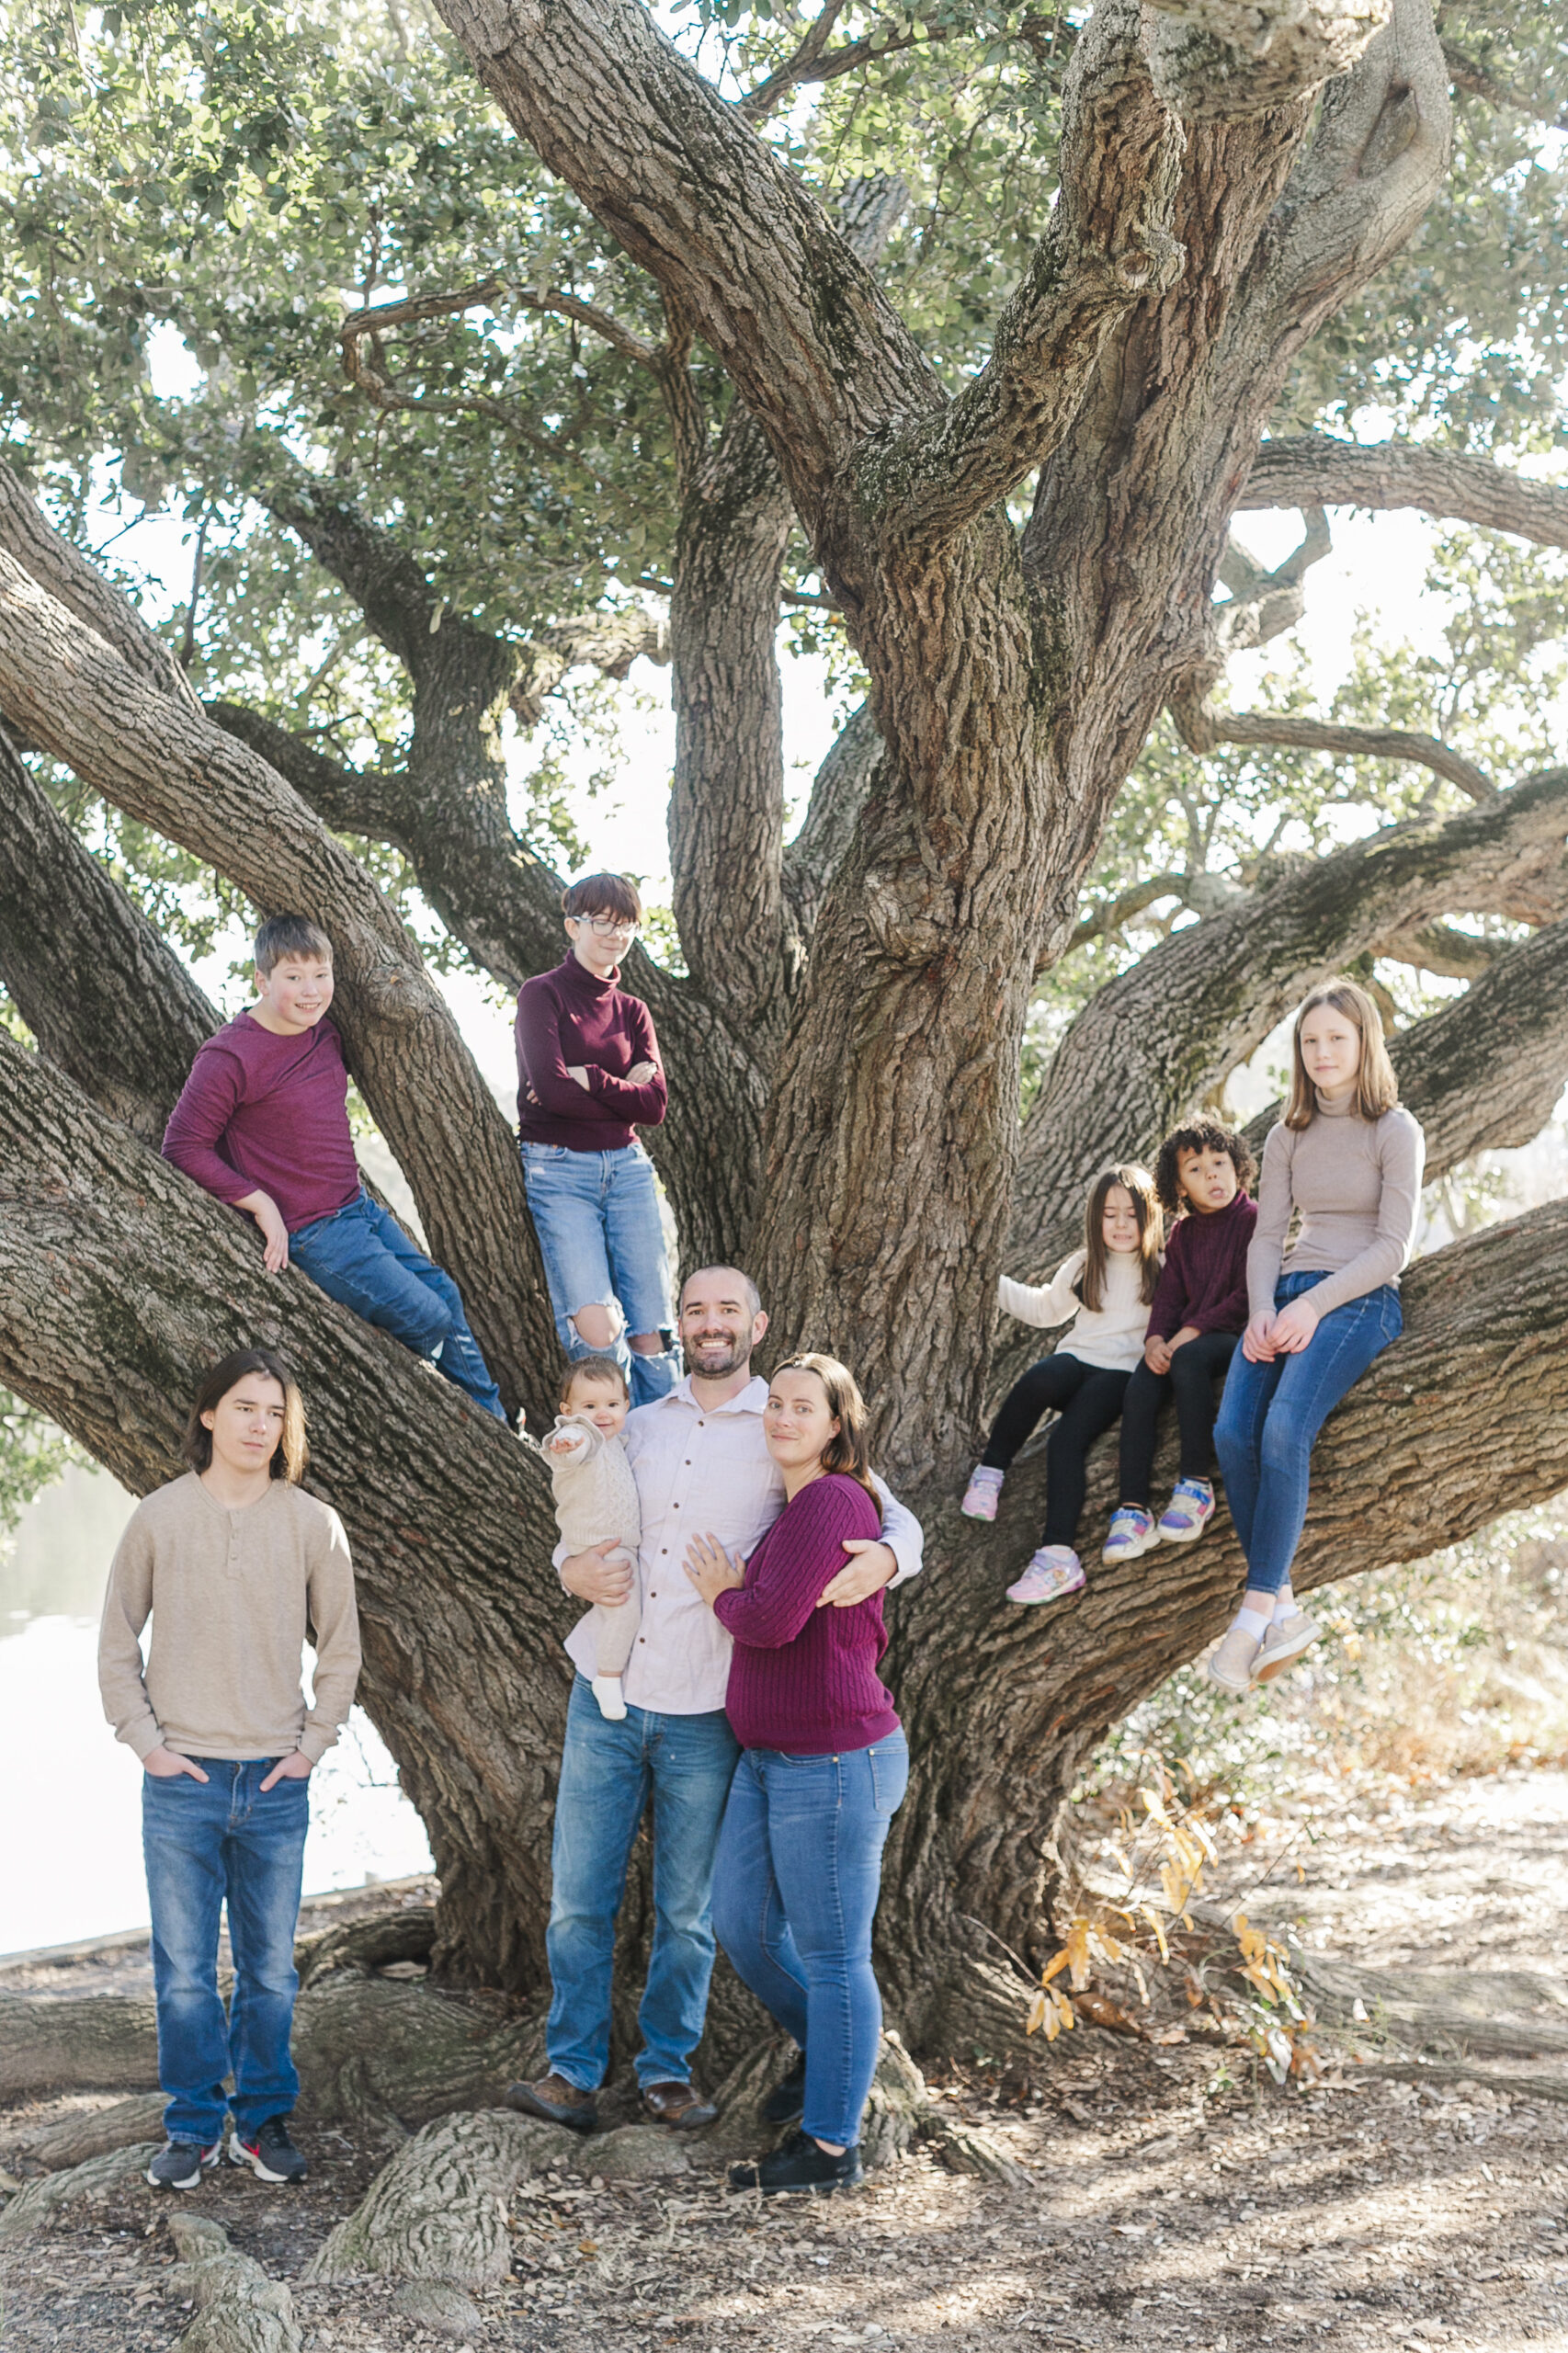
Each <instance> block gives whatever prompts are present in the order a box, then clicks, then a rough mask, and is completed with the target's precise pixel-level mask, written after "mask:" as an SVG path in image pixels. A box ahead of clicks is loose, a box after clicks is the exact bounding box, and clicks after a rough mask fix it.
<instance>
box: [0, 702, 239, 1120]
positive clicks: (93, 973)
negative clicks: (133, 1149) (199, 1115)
mask: <svg viewBox="0 0 1568 2353" xmlns="http://www.w3.org/2000/svg"><path fill="white" fill-rule="evenodd" d="M0 812H3V813H4V818H5V835H6V846H5V852H4V857H3V858H0V974H3V975H4V978H5V983H6V989H7V991H8V992H9V995H10V996H11V1000H12V1002H13V1003H14V1005H15V1006H16V1007H17V1012H18V1013H19V1014H20V1015H21V1017H22V1018H23V1020H24V1021H25V1022H26V1023H27V1024H28V1028H29V1029H31V1031H32V1033H33V1035H34V1037H35V1038H36V1039H37V1040H38V1043H39V1050H40V1052H41V1053H43V1054H44V1055H46V1056H47V1058H48V1059H49V1060H50V1061H51V1062H52V1063H56V1064H57V1065H58V1067H59V1068H60V1069H61V1070H62V1071H63V1072H64V1073H65V1074H66V1075H67V1077H69V1078H74V1080H75V1081H76V1083H77V1085H78V1086H81V1087H83V1088H84V1089H85V1092H86V1093H88V1094H89V1095H91V1096H92V1097H93V1099H94V1101H95V1102H96V1103H97V1104H99V1105H101V1107H102V1108H103V1109H104V1110H105V1111H107V1112H108V1116H109V1118H110V1119H111V1120H119V1121H121V1122H122V1124H123V1125H124V1126H126V1127H128V1128H130V1129H131V1131H133V1132H134V1133H135V1134H136V1135H138V1136H140V1137H141V1138H142V1142H144V1143H150V1144H153V1145H154V1146H155V1145H156V1144H157V1143H158V1142H160V1141H161V1139H162V1136H163V1132H164V1129H165V1125H166V1124H167V1121H168V1117H169V1113H170V1112H171V1111H172V1110H173V1108H174V1107H175V1104H176V1100H177V1099H178V1097H179V1091H180V1088H181V1087H182V1086H184V1085H185V1082H186V1079H187V1075H188V1074H189V1071H190V1065H191V1063H192V1060H193V1059H194V1057H195V1054H196V1051H197V1049H198V1047H199V1046H200V1045H201V1044H202V1043H203V1041H204V1040H206V1039H208V1038H210V1036H211V1034H212V1032H213V1030H214V1029H216V1028H217V1027H218V1017H217V1015H216V1014H215V1013H214V1012H213V1010H212V1007H211V1006H210V1005H209V1004H208V1002H207V999H206V998H205V997H204V996H203V995H202V994H201V991H200V990H199V988H198V987H197V985H196V983H195V982H194V981H193V980H192V979H191V977H190V974H189V973H188V972H187V971H186V968H185V966H184V965H183V964H182V963H181V962H180V961H179V958H178V957H177V956H176V955H175V953H174V951H173V950H172V949H169V948H168V947H166V946H165V943H164V942H163V941H162V940H161V939H160V938H158V936H157V934H156V933H155V932H154V931H153V927H152V926H151V925H150V924H148V923H147V922H145V921H144V920H143V919H142V916H141V915H138V913H137V911H136V909H135V907H134V906H133V905H132V904H131V901H130V900H129V899H128V898H127V897H126V895H125V893H124V892H123V891H121V890H120V889H119V887H118V885H117V884H116V883H115V881H114V880H113V878H112V876H110V875H109V874H108V873H107V872H106V871H105V870H104V869H103V868H102V867H101V866H99V865H98V864H97V860H96V859H94V858H89V857H88V855H87V853H86V851H85V849H84V848H83V847H82V845H81V843H80V842H79V841H78V840H77V839H76V836H75V835H74V833H73V832H72V831H71V828H70V827H69V825H67V824H66V823H65V821H64V819H63V818H62V816H61V815H60V814H59V813H58V812H57V811H56V810H55V808H54V807H53V805H52V803H51V801H50V800H49V797H48V795H47V794H46V793H45V792H44V791H43V790H42V788H41V787H40V785H39V784H38V783H37V782H36V781H35V780H34V779H33V777H32V776H31V774H30V773H29V772H28V769H27V768H26V767H24V766H23V765H22V762H21V761H20V760H19V759H18V758H17V755H16V753H15V751H14V750H13V749H12V747H11V745H10V744H9V743H8V741H7V740H6V736H5V735H4V733H0ZM67 1007H69V1012H68V1013H67V1011H66V1008H67Z"/></svg>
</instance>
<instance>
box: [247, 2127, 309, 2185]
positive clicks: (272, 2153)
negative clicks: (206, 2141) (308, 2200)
mask: <svg viewBox="0 0 1568 2353" xmlns="http://www.w3.org/2000/svg"><path fill="white" fill-rule="evenodd" d="M229 2163H230V2164H231V2165H249V2167H250V2169H251V2171H252V2173H254V2174H255V2175H256V2176H257V2177H258V2178H259V2179H260V2180H262V2181H303V2179H304V2178H305V2176H306V2175H307V2174H308V2173H309V2171H310V2166H309V2165H307V2164H306V2163H305V2160H304V2158H303V2157H302V2156H301V2154H300V2152H299V2151H298V2149H296V2147H295V2146H294V2143H292V2141H290V2138H289V2120H288V2118H287V2117H286V2116H269V2117H268V2118H267V2121H266V2123H265V2124H258V2125H257V2126H256V2128H255V2130H254V2131H249V2132H242V2131H241V2130H240V2128H239V2126H238V2125H237V2124H236V2125H235V2127H234V2130H233V2137H232V2138H231V2140H230V2142H229Z"/></svg>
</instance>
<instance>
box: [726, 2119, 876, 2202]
mask: <svg viewBox="0 0 1568 2353" xmlns="http://www.w3.org/2000/svg"><path fill="white" fill-rule="evenodd" d="M864 2177H865V2167H864V2166H863V2165H861V2163H860V2152H859V2150H858V2148H854V2149H846V2150H845V2151H844V2153H843V2154H842V2155H841V2156H836V2157H832V2156H829V2154H828V2153H827V2151H826V2150H825V2149H823V2148H819V2147H818V2145H817V2143H816V2142H815V2141H813V2140H812V2136H811V2134H810V2133H809V2132H791V2133H790V2138H789V2139H788V2140H787V2141H786V2142H785V2143H783V2144H782V2146H781V2147H779V2148H777V2149H775V2150H774V2152H773V2154H772V2155H771V2156H767V2157H764V2158H763V2160H762V2162H761V2164H760V2165H732V2166H731V2167H730V2188H732V2189H760V2190H761V2192H762V2194H763V2196H764V2197H765V2198H776V2197H778V2194H779V2192H780V2191H782V2190H787V2189H800V2190H808V2191H810V2193H811V2194H812V2196H813V2197H815V2198H830V2197H831V2196H832V2195H833V2192H834V2191H835V2189H853V2188H854V2187H855V2184H856V2183H857V2182H858V2181H860V2180H863V2179H864Z"/></svg>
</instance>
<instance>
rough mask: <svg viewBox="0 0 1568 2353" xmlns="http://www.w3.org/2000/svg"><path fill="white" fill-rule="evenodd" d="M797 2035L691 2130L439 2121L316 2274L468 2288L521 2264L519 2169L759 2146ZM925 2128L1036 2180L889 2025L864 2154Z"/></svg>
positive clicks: (939, 2145) (896, 2144) (652, 2161)
mask: <svg viewBox="0 0 1568 2353" xmlns="http://www.w3.org/2000/svg"><path fill="white" fill-rule="evenodd" d="M789 2047H790V2046H789V2045H788V2044H787V2043H786V2042H784V2041H782V2040H772V2041H770V2042H769V2043H767V2045H765V2046H764V2048H763V2049H762V2050H761V2051H758V2052H753V2054H752V2055H751V2056H750V2057H749V2058H748V2059H746V2060H744V2061H743V2062H742V2063H741V2065H740V2066H739V2067H737V2068H736V2069H735V2070H734V2072H733V2075H731V2076H730V2077H729V2079H728V2081H727V2082H726V2083H725V2084H724V2086H722V2090H721V2092H720V2094H719V2099H720V2104H721V2108H722V2116H721V2119H720V2121H719V2123H718V2124H717V2125H715V2126H714V2127H713V2129H712V2130H711V2131H707V2132H701V2133H696V2134H693V2135H691V2136H690V2137H689V2138H687V2136H686V2135H684V2134H676V2133H673V2132H670V2131H666V2130H665V2128H664V2127H662V2126H658V2125H645V2124H631V2125H623V2126H622V2127H621V2128H620V2129H619V2131H613V2132H596V2133H591V2134H588V2135H586V2136H584V2135H579V2134H576V2133H573V2132H568V2131H564V2130H562V2128H561V2127H560V2126H558V2125H551V2124H543V2123H538V2122H535V2121H534V2120H532V2119H531V2118H526V2117H521V2116H515V2115H514V2114H512V2112H511V2111H510V2110H509V2109H484V2110H483V2111H481V2112H479V2113H478V2114H470V2115H466V2116H449V2117H447V2118H445V2119H444V2120H442V2121H441V2122H439V2123H437V2124H427V2125H426V2127H425V2130H424V2131H422V2132H419V2133H417V2134H415V2138H414V2139H413V2140H412V2141H410V2142H409V2143H407V2144H406V2146H405V2147H403V2149H401V2150H400V2151H399V2152H398V2154H397V2155H396V2156H395V2157H394V2158H393V2159H392V2163H391V2164H390V2165H387V2166H386V2167H385V2168H384V2169H383V2170H382V2171H381V2173H380V2174H378V2175H377V2177H376V2178H375V2180H374V2181H373V2182H372V2183H371V2185H370V2187H369V2190H368V2191H367V2193H366V2195H365V2198H364V2199H363V2200H362V2201H361V2203H360V2205H359V2207H358V2211H356V2212H355V2213H353V2214H351V2215H349V2216H348V2218H347V2221H345V2222H339V2223H338V2225H337V2227H336V2229H335V2231H334V2232H333V2233H332V2234H331V2236H330V2237H329V2238H328V2239H327V2240H326V2241H325V2242H324V2245H322V2246H321V2247H319V2248H318V2249H317V2251H316V2253H315V2255H314V2256H312V2259H311V2262H310V2265H309V2267H308V2268H307V2269H306V2272H305V2275H304V2276H305V2278H306V2279H308V2280H311V2281H313V2282H321V2281H327V2280H340V2279H352V2278H353V2277H355V2276H356V2275H358V2274H362V2273H365V2272H373V2273H377V2274H380V2275H381V2276H383V2277H391V2278H397V2279H415V2280H436V2281H446V2282H449V2283H451V2284H454V2285H456V2286H459V2287H462V2288H481V2287H486V2286H491V2285H494V2282H496V2281H497V2280H500V2279H505V2278H506V2274H507V2272H508V2271H509V2270H510V2268H511V2260H512V2257H511V2241H510V2235H509V2232H508V2228H507V2209H508V2205H509V2202H510V2200H511V2199H512V2197H513V2196H514V2194H515V2193H516V2190H517V2185H518V2183H519V2182H521V2181H522V2180H524V2179H525V2178H526V2177H528V2175H530V2174H532V2173H536V2172H540V2171H542V2170H543V2169H544V2168H545V2167H546V2166H551V2167H554V2168H556V2169H557V2170H560V2171H564V2172H569V2173H577V2174H585V2175H594V2174H597V2175H599V2176H600V2177H602V2178H603V2179H605V2180H607V2181H628V2180H647V2179H654V2178H658V2177H663V2176H667V2175H669V2174H673V2173H685V2172H686V2171H687V2170H688V2168H690V2167H691V2166H694V2165H696V2166H703V2167H710V2166H711V2165H714V2164H715V2163H722V2162H723V2161H724V2160H725V2159H727V2158H729V2157H731V2156H739V2155H745V2154H755V2153H756V2150H757V2148H758V2147H759V2145H761V2144H764V2143H767V2141H768V2140H769V2139H770V2138H772V2137H775V2136H774V2134H773V2132H772V2131H771V2129H770V2128H769V2127H768V2126H767V2125H765V2124H764V2123H763V2122H762V2120H761V2118H760V2115H759V2110H760V2107H761V2103H762V2101H763V2100H764V2099H765V2098H766V2097H767V2093H768V2092H769V2091H770V2090H771V2088H772V2086H774V2084H775V2083H777V2081H778V2078H779V2076H780V2075H782V2074H783V2072H784V2069H785V2065H786V2063H787V2057H788V2052H789ZM920 2142H925V2143H926V2144H927V2145H928V2146H930V2147H931V2148H932V2149H934V2150H935V2152H936V2154H937V2155H938V2156H939V2157H940V2158H941V2160H942V2162H943V2163H944V2164H945V2165H948V2166H949V2168H950V2169H951V2170H952V2171H953V2172H955V2173H969V2174H983V2175H985V2176H987V2177H989V2178H991V2179H992V2180H995V2181H1006V2182H1007V2183H1009V2184H1011V2185H1012V2186H1014V2187H1015V2188H1017V2187H1022V2186H1023V2185H1025V2184H1026V2183H1027V2182H1028V2174H1027V2173H1026V2172H1025V2170H1024V2168H1023V2167H1022V2166H1021V2165H1016V2164H1015V2163H1014V2162H1013V2160H1012V2159H1011V2158H1010V2157H1009V2156H1007V2155H1006V2153H1005V2151H1003V2150H1002V2149H1001V2148H1000V2147H998V2145H997V2144H996V2143H995V2142H994V2141H993V2140H992V2139H991V2138H990V2136H989V2135H988V2134H986V2133H984V2132H983V2131H976V2130H974V2129H972V2128H971V2127H969V2126H966V2125H962V2124H960V2123H959V2122H958V2120H956V2119H954V2118H952V2117H949V2116H948V2115H946V2114H945V2113H944V2112H943V2110H942V2109H941V2108H940V2106H939V2105H938V2103H937V2102H936V2101H935V2100H933V2099H932V2098H931V2096H930V2094H929V2092H928V2091H927V2090H926V2079H925V2077H924V2075H922V2074H921V2072H920V2070H919V2068H918V2067H917V2066H916V2065H915V2062H914V2060H913V2059H911V2057H910V2055H909V2053H908V2052H907V2051H905V2049H904V2048H903V2043H902V2042H901V2041H900V2040H899V2039H898V2037H897V2035H895V2034H890V2035H885V2036H884V2037H883V2040H882V2052H881V2060H880V2062H879V2063H878V2067H877V2075H876V2081H875V2083H874V2084H873V2086H872V2087H871V2096H870V2098H869V2102H868V2103H867V2109H866V2121H865V2127H864V2147H865V2161H866V2163H867V2165H870V2166H878V2165H892V2164H893V2163H895V2162H896V2161H897V2159H898V2158H899V2157H901V2156H902V2155H903V2154H905V2153H906V2152H908V2151H909V2150H911V2149H913V2148H914V2147H915V2145H916V2144H917V2143H920Z"/></svg>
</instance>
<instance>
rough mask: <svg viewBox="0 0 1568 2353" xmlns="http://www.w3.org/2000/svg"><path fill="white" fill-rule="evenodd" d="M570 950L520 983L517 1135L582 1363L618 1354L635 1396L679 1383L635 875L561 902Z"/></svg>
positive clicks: (658, 1095) (568, 1347) (567, 1330)
mask: <svg viewBox="0 0 1568 2353" xmlns="http://www.w3.org/2000/svg"><path fill="white" fill-rule="evenodd" d="M561 908H562V915H563V916H564V918H565V924H566V937H567V941H568V950H567V953H566V955H565V956H564V957H563V958H562V961H561V962H560V963H559V964H557V965H556V966H555V967H554V968H553V970H551V972H540V974H538V976H537V977H536V978H535V979H533V980H531V981H525V982H524V983H523V985H522V988H521V989H520V990H519V992H518V995H517V1135H518V1140H519V1142H520V1143H521V1146H522V1154H523V1182H524V1184H525V1186H526V1188H527V1189H528V1212H529V1215H530V1216H531V1217H532V1219H533V1225H534V1232H535V1233H536V1234H537V1235H538V1236H539V1246H540V1256H541V1257H542V1258H543V1260H544V1271H545V1275H546V1278H547V1279H548V1281H549V1284H550V1303H551V1310H552V1312H553V1313H554V1317H555V1329H556V1332H557V1334H558V1336H559V1337H560V1341H561V1347H562V1353H563V1354H564V1356H565V1358H566V1359H567V1361H568V1363H572V1362H574V1361H575V1360H576V1359H577V1358H582V1357H588V1356H613V1357H614V1358H615V1360H616V1362H617V1363H618V1364H619V1366H620V1368H621V1370H622V1372H623V1373H624V1374H625V1375H626V1377H627V1381H628V1383H629V1385H630V1388H631V1402H632V1404H634V1405H646V1404H652V1402H653V1399H654V1398H655V1397H662V1396H664V1395H665V1393H666V1392H667V1391H669V1390H670V1389H672V1388H673V1387H674V1386H675V1383H676V1379H677V1377H678V1374H679V1370H680V1367H679V1358H678V1355H677V1352H676V1347H675V1342H674V1336H673V1332H672V1329H671V1327H672V1325H673V1324H674V1320H675V1310H674V1305H673V1302H672V1300H671V1296H670V1274H669V1262H668V1257H667V1255H666V1252H665V1237H664V1226H663V1222H662V1220H661V1217H660V1212H659V1199H658V1193H657V1190H656V1188H655V1186H654V1183H653V1164H652V1162H651V1161H650V1160H649V1158H648V1155H647V1154H646V1153H645V1152H644V1151H643V1149H642V1144H641V1143H640V1142H638V1140H637V1131H638V1129H639V1127H645V1128H654V1127H657V1126H658V1124H659V1122H660V1121H661V1120H663V1118H664V1116H665V1103H666V1100H667V1095H666V1090H665V1072H664V1065H663V1063H662V1062H661V1060H660V1058H659V1041H658V1040H657V1038H655V1036H654V1035H653V1016H652V1014H650V1012H649V1010H648V1008H647V1006H645V1005H644V1004H643V1002H642V998H641V997H637V996H632V995H631V994H630V993H629V992H628V991H627V990H625V989H623V988H622V987H621V985H620V960H621V958H622V957H623V956H625V955H626V954H627V953H628V952H629V951H630V949H631V947H632V944H633V942H634V941H635V939H636V938H637V932H638V927H639V926H640V924H641V922H642V901H641V899H640V898H639V897H638V895H637V891H636V888H635V886H634V885H633V884H632V883H631V882H629V881H627V879H626V877H625V875H623V874H587V875H585V876H584V878H583V880H582V881H580V882H574V883H573V885H572V887H571V889H570V890H569V891H567V892H565V893H564V894H563V895H562V902H561Z"/></svg>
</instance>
